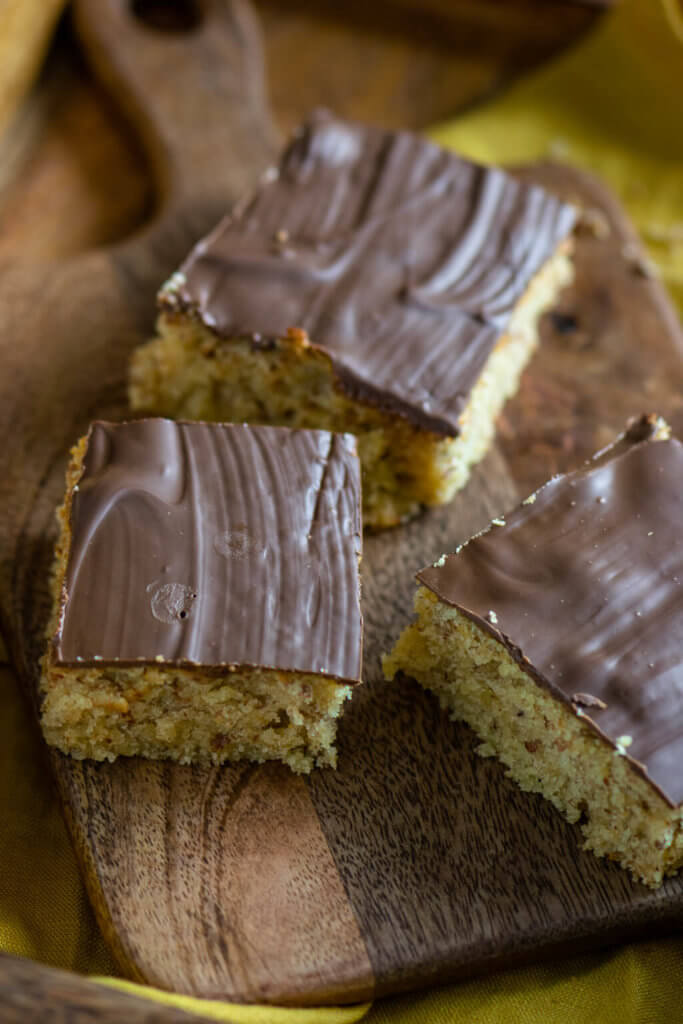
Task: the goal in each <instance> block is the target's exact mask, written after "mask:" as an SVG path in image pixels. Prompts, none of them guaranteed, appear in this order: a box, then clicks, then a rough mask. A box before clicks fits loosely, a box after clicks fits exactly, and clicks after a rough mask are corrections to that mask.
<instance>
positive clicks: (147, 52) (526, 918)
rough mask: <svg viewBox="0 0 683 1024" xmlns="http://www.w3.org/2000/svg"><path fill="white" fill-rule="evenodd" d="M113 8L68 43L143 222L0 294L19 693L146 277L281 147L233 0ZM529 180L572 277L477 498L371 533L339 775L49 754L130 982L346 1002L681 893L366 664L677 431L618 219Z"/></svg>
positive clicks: (613, 930)
mask: <svg viewBox="0 0 683 1024" xmlns="http://www.w3.org/2000/svg"><path fill="white" fill-rule="evenodd" d="M124 11H127V5H125V4H124V3H123V0H120V2H115V0H107V2H106V3H99V4H95V3H94V2H81V3H80V4H78V5H77V12H78V24H79V31H80V33H81V37H82V39H83V40H84V44H85V45H86V46H87V48H88V50H89V53H90V54H91V55H92V56H91V59H92V60H93V61H94V62H95V65H96V67H97V69H98V71H99V73H100V74H101V75H102V76H103V79H104V80H105V81H106V82H107V84H108V87H109V88H110V89H111V90H112V92H113V94H114V95H116V96H117V97H120V98H121V101H122V102H123V104H124V107H125V110H126V112H127V116H128V117H129V118H130V119H131V123H132V124H134V125H135V127H136V130H137V132H138V134H139V137H140V139H141V141H142V142H143V144H144V151H145V154H146V159H147V160H149V162H150V165H151V166H152V168H153V170H154V174H155V178H156V181H157V184H158V194H159V196H160V200H159V203H158V207H157V215H156V217H155V218H154V219H153V220H152V221H151V222H150V223H149V224H148V225H147V226H146V227H145V229H144V230H143V231H142V232H141V233H140V234H139V235H138V236H137V237H134V238H133V239H131V240H130V241H129V242H126V243H124V244H120V245H117V246H113V247H109V248H108V249H99V250H96V251H93V252H90V253H89V254H87V255H85V256H81V257H79V258H72V259H70V260H68V261H67V260H64V261H62V262H61V263H60V264H59V265H58V266H52V267H50V268H41V269H37V268H36V267H35V266H32V265H25V266H22V267H17V268H14V269H10V270H9V271H8V272H7V274H4V273H3V277H2V279H0V303H2V308H3V310H4V312H5V317H4V322H3V324H2V326H0V359H1V360H2V364H3V369H4V370H5V373H4V374H3V377H2V379H1V380H0V396H1V398H2V401H1V402H0V429H3V431H4V436H5V437H7V438H8V441H7V443H6V447H5V451H4V453H3V460H4V461H3V466H2V469H3V474H2V479H3V482H2V484H0V501H2V503H3V508H4V509H5V515H4V518H3V520H2V521H1V522H0V613H1V616H2V626H3V630H4V631H6V634H7V638H8V641H9V646H10V648H11V652H12V654H13V657H14V660H15V663H16V664H17V666H18V667H19V669H20V671H21V676H22V679H23V681H24V683H25V684H26V685H27V686H28V687H29V689H31V688H33V687H34V686H35V680H36V666H37V659H38V657H39V656H40V653H41V651H42V645H43V641H42V630H43V627H44V622H45V618H46V615H47V610H48V601H47V590H46V586H45V581H46V574H47V572H48V569H49V564H50V552H51V544H52V540H53V537H54V529H53V511H54V506H55V505H56V504H57V502H58V500H59V497H60V495H61V491H62V487H63V469H64V465H65V460H66V452H67V448H68V445H69V444H70V443H71V442H72V441H73V440H74V439H75V438H76V437H77V436H78V434H79V433H80V432H81V431H82V430H83V429H84V427H85V426H86V424H87V422H88V420H89V419H90V418H92V417H93V416H94V415H98V416H99V415H104V416H114V417H118V416H121V415H123V414H124V411H125V405H124V401H123V399H124V393H123V374H124V369H125V363H126V358H127V355H128V353H129V351H130V350H131V348H132V347H133V346H134V345H135V344H137V343H138V342H139V341H141V340H142V339H143V338H144V337H145V336H146V334H147V332H148V331H149V330H150V329H151V325H152V320H153V294H154V291H155V289H156V287H157V285H158V283H159V282H160V281H161V280H163V279H164V277H165V276H166V274H167V273H168V271H169V270H170V269H172V268H173V266H174V265H175V263H176V262H177V260H178V259H179V258H180V256H181V255H182V254H183V252H184V250H185V249H186V248H187V246H188V245H189V244H190V243H191V241H192V240H194V238H195V237H197V235H199V234H201V233H202V232H203V231H204V230H205V229H206V227H207V226H208V225H209V224H210V223H211V221H212V220H213V219H215V217H216V216H217V214H218V212H220V211H221V210H222V209H224V208H225V207H226V205H227V204H229V202H230V201H231V200H232V199H233V198H234V197H235V196H236V195H237V194H239V192H241V191H242V189H243V188H244V187H245V185H246V184H247V183H248V182H249V181H250V180H252V179H253V176H254V175H255V174H256V173H257V172H258V170H260V169H261V167H262V166H263V165H264V164H265V163H266V162H267V161H268V160H270V159H271V154H272V150H273V137H274V133H273V130H272V127H271V122H270V117H269V113H268V109H267V106H266V103H265V98H264V92H263V81H262V65H261V54H260V45H259V40H258V33H257V31H256V28H255V25H254V22H253V18H252V15H251V13H250V11H249V9H248V8H246V7H245V6H244V5H243V4H240V3H222V4H219V3H218V2H217V0H216V2H215V3H214V4H213V5H210V6H209V12H208V16H207V19H206V22H205V24H204V26H203V30H202V31H200V32H197V33H194V34H193V35H192V36H189V37H184V38H183V41H182V46H181V45H180V40H177V39H176V40H173V39H172V38H169V37H167V36H165V37H163V38H162V37H160V36H159V35H158V34H154V33H151V32H150V30H148V29H145V30H143V29H141V27H140V26H139V25H135V24H133V23H132V21H131V20H130V18H129V16H128V15H127V14H125V13H124ZM93 14H94V16H93ZM113 40H115V41H116V43H115V45H114V43H113V42H112V41H113ZM198 68H201V69H202V72H201V74H199V73H198V70H197V69H198ZM159 82H164V83H166V85H165V87H164V89H163V90H160V89H159V88H158V83H159ZM207 83H209V84H207ZM209 86H210V87H209ZM176 91H179V92H178V96H176ZM160 92H164V93H165V95H164V96H161V95H158V94H159V93H160ZM199 96H201V110H202V112H203V116H202V120H201V123H199V122H198V119H197V117H196V110H197V103H198V97H199ZM193 98H194V102H193ZM245 111H247V112H248V116H247V115H246V114H245ZM524 173H525V174H527V175H530V176H531V177H533V178H534V179H535V180H543V181H546V182H547V183H548V184H549V185H550V186H551V187H554V188H555V189H556V190H559V191H561V192H563V194H565V195H568V196H570V197H573V198H576V199H579V200H580V201H581V202H582V203H583V204H584V205H585V206H587V207H588V208H590V209H591V210H604V211H606V214H607V217H606V219H605V218H604V216H603V219H602V220H601V219H600V217H599V216H598V217H596V216H595V214H593V215H592V216H590V217H589V218H588V225H589V226H588V227H587V228H586V229H585V231H584V233H583V234H582V235H581V237H580V241H579V245H578V253H577V267H578V275H577V284H576V286H575V287H574V288H572V289H571V290H570V291H569V292H568V293H567V294H566V295H565V296H563V297H562V300H561V304H560V306H558V310H557V311H555V312H556V314H558V315H555V316H552V315H551V316H550V317H547V318H546V320H545V323H544V339H545V340H544V346H543V348H542V350H541V353H540V354H539V356H538V357H537V358H536V360H535V361H534V363H533V364H532V367H531V369H530V371H529V372H528V374H527V375H526V376H525V378H524V382H523V386H522V390H521V392H520V395H519V396H518V397H517V399H515V401H514V402H513V403H512V404H511V405H510V406H509V407H508V408H507V409H506V412H505V414H504V417H503V420H502V422H501V441H500V444H499V445H498V446H497V448H496V449H495V450H494V451H493V452H492V453H491V455H490V456H489V457H488V458H487V460H486V461H485V462H484V463H483V464H482V466H481V467H479V469H478V470H477V471H476V473H475V475H474V477H473V480H472V482H471V484H470V486H469V487H468V489H467V490H466V491H465V492H464V493H463V494H462V495H460V496H459V498H458V499H457V501H456V502H454V503H453V505H452V506H450V507H449V508H447V509H442V510H438V511H435V512H432V513H430V514H428V515H426V516H424V517H423V518H421V519H420V520H418V521H416V522H415V523H413V524H411V525H410V526H408V527H406V528H403V529H401V530H396V531H391V532H390V533H387V534H385V535H383V536H379V537H373V538H369V539H368V541H367V543H366V557H365V563H364V570H363V573H364V588H365V590H364V611H365V618H366V628H367V633H366V665H365V675H366V679H367V681H368V684H367V686H365V687H364V688H362V689H360V690H359V691H358V692H357V694H356V697H355V698H354V701H353V704H352V707H351V709H350V712H349V713H348V714H347V716H346V717H345V719H344V720H343V722H342V728H341V731H340V743H339V747H340V769H339V771H338V772H336V773H333V772H319V773H316V774H315V775H314V776H312V777H311V779H310V780H306V781H304V780H301V779H298V778H295V777H293V776H291V775H290V774H289V773H288V772H287V771H286V770H284V769H281V768H279V767H276V766H264V767H261V768H257V767H253V766H244V765H240V766H233V767H229V768H224V769H221V770H217V769H202V768H179V767H177V766H170V765H162V764H145V763H143V762H139V761H125V762H124V761H121V762H119V763H117V764H115V765H113V766H109V765H94V764H80V765H78V764H75V763H73V762H71V761H70V760H69V759H67V758H64V757H62V756H61V755H53V756H52V764H53V768H54V772H55V776H56V778H57V781H58V784H59V787H60V790H61V793H62V796H63V799H64V801H65V806H66V808H67V813H68V817H69V820H70V825H71V830H72V834H73V837H74V841H75V843H76V846H77V848H78V850H79V854H80V857H81V860H82V862H83V864H84V866H85V869H86V876H87V879H88V885H89V889H90V892H91V896H92V898H93V900H94V903H95V905H96V908H97V911H98V916H99V919H100V922H101V924H102V926H103V928H104V930H105V933H106V934H107V936H108V937H109V940H110V942H111V943H112V946H113V948H114V949H115V950H116V952H117V954H118V956H119V959H120V960H121V962H122V964H123V965H124V967H125V969H126V970H127V971H128V973H129V974H130V975H131V976H133V977H137V978H145V979H147V980H150V981H154V982H155V983H156V984H158V985H161V986H162V987H168V988H174V989H177V990H181V991H186V992H195V993H198V994H202V995H213V996H224V997H226V998H231V999H243V1000H270V1001H274V1002H280V1001H288V1002H292V1003H307V1002H308V1003H311V1002H313V1003H315V1002H320V1001H338V1000H345V1001H352V1000H356V999H362V998H366V997H367V996H368V995H369V994H370V993H371V992H373V991H374V992H377V993H384V992H390V991H396V990H399V989H402V988H410V987H415V986H417V985H421V984H428V983H430V982H433V981H436V980H442V979H445V978H448V977H456V976H462V975H464V974H469V973H473V972H476V971H482V970H487V969H492V968H493V967H494V966H497V965H500V964H503V963H513V962H520V961H522V960H524V959H534V958H537V957H539V956H546V955H552V954H553V953H557V952H558V951H560V950H563V949H575V948H577V947H580V948H585V946H586V945H587V944H590V943H596V944H600V943H604V942H607V941H612V940H614V939H615V938H625V937H629V936H632V935H635V934H641V933H645V932H649V931H653V930H654V931H661V930H663V929H666V928H668V927H671V926H672V925H674V924H679V925H680V922H681V919H682V917H683V886H682V884H681V883H680V882H679V881H670V882H668V883H667V884H666V885H665V886H664V887H663V889H661V890H660V891H659V892H658V893H652V892H650V891H649V890H647V889H644V888H643V887H641V886H637V885H635V884H633V883H632V882H631V881H630V879H629V877H628V876H627V875H626V874H625V873H624V872H622V871H620V870H619V869H618V868H616V867H614V866H613V865H605V864H603V863H602V862H599V861H597V860H596V859H595V858H593V857H592V856H590V855H587V854H583V853H582V852H581V851H580V848H579V836H578V833H577V831H576V829H574V828H572V827H571V826H569V825H566V824H565V823H564V822H563V821H562V819H561V818H559V816H558V815H557V814H555V812H553V811H552V810H551V809H550V808H548V807H547V805H545V804H544V803H543V802H542V801H541V800H540V798H536V797H530V796H528V795H524V794H521V793H519V791H518V790H517V789H516V787H514V786H513V785H512V784H511V783H509V782H508V781H507V780H505V779H504V777H503V776H502V771H501V770H500V768H499V767H498V766H497V765H495V764H493V763H491V762H485V761H482V760H480V759H478V758H476V757H475V756H474V754H473V751H472V741H471V737H470V734H469V733H468V731H467V730H466V729H465V728H464V727H456V726H454V725H452V724H451V723H448V722H447V721H445V720H444V718H443V716H442V715H441V714H439V712H438V709H437V708H436V706H435V702H433V701H432V700H431V698H429V696H428V695H426V694H425V693H423V692H422V691H421V690H419V689H418V688H416V687H412V686H411V685H410V684H401V685H392V686H389V685H387V684H385V683H383V682H382V680H381V677H380V672H379V661H378V659H379V654H380V652H381V651H382V650H383V649H386V648H387V647H388V646H389V645H390V644H391V643H392V642H393V640H394V638H395V636H396V634H397V632H398V630H399V629H400V628H401V625H402V624H403V622H405V621H406V619H407V618H408V616H409V615H410V603H411V597H412V591H413V582H412V574H413V572H414V570H415V569H416V568H417V567H419V566H420V565H421V564H423V563H424V562H426V561H429V560H430V559H432V558H433V557H434V556H435V555H437V554H440V553H441V551H442V550H445V549H448V548H450V547H452V546H453V545H454V544H456V543H457V542H458V541H459V540H462V539H463V538H464V537H465V536H467V535H468V534H469V533H471V532H473V531H474V530H476V529H477V528H479V527H480V526H482V525H483V524H484V523H485V522H486V521H487V520H488V519H489V518H490V517H491V516H492V515H495V514H497V513H498V512H500V511H502V510H503V509H504V508H506V507H508V506H509V505H510V504H511V503H512V502H513V501H514V499H515V498H516V497H517V496H518V495H519V494H520V493H526V492H528V490H529V489H530V488H531V487H532V486H534V485H535V484H537V483H538V482H540V481H541V480H542V479H545V478H546V477H547V476H548V475H549V473H550V472H553V471H554V470H556V469H558V468H563V467H566V466H569V465H573V464H575V462H576V461H578V460H579V459H580V458H581V457H582V456H583V454H588V453H590V451H592V450H593V449H594V448H595V447H597V446H599V445H600V444H602V443H604V442H605V440H609V438H610V437H611V436H612V435H613V432H614V431H616V430H617V429H619V428H620V427H621V426H622V424H623V420H624V418H625V416H626V415H628V414H631V413H632V412H638V411H641V409H643V408H654V407H656V408H657V409H658V410H659V411H661V412H662V413H663V414H665V415H667V416H668V417H669V418H670V419H671V420H672V421H673V422H674V424H675V426H676V427H677V428H678V430H679V432H681V430H683V419H682V416H681V395H682V394H683V388H682V387H681V383H682V382H683V381H682V375H681V366H682V365H683V364H682V363H681V338H680V332H679V329H678V325H677V323H676V321H675V317H674V316H673V314H672V311H671V309H670V307H669V305H668V303H667V301H666V299H665V297H664V295H663V292H662V290H661V288H660V286H659V283H658V282H657V281H656V280H652V279H651V278H649V277H648V276H647V267H646V266H645V264H643V262H642V257H641V256H640V254H639V251H638V250H637V248H635V247H634V243H633V236H632V232H631V230H630V228H629V227H628V225H627V224H626V222H625V220H624V218H623V215H622V214H621V212H620V211H619V210H618V209H617V207H616V206H615V204H614V203H613V201H612V200H611V198H610V197H609V196H608V195H607V194H606V193H605V192H604V190H602V189H601V188H600V187H599V186H597V185H595V184H594V183H593V182H591V181H590V180H588V179H584V178H583V177H582V176H580V175H578V174H576V172H571V171H568V170H566V169H561V168H555V167H545V168H533V169H529V170H528V171H525V172H524ZM18 338H20V339H21V344H17V339H18ZM26 966H27V965H24V964H21V968H22V969H23V968H25V967H26ZM14 971H15V966H14V964H13V966H12V968H11V972H14ZM11 972H10V973H11ZM3 975H4V972H3V970H2V964H0V979H1V978H2V977H3ZM11 977H12V978H15V977H18V975H17V974H16V973H11ZM35 977H36V978H37V977H38V976H37V975H36V976H35ZM39 984H42V975H41V981H40V983H39V982H38V981H36V985H39ZM73 984H74V986H76V988H78V985H79V984H80V983H79V982H76V980H75V979H74V981H73ZM83 984H87V983H83ZM84 998H85V997H84ZM102 998H103V999H104V997H103V996H102ZM114 998H115V997H114V994H112V999H114ZM116 998H119V996H118V994H116ZM86 1002H87V1000H86ZM101 1005H102V1006H103V1005H104V1003H102V1004H101ZM122 1012H128V1004H126V1009H125V1011H124V1010H123V1009H122ZM130 1015H131V1019H136V1018H135V1017H134V1015H133V1012H132V1009H131V1011H130ZM64 1019H69V1018H68V1017H66V1016H65V1017H64ZM84 1019H88V1018H87V1017H86V1018H84ZM139 1019H141V1020H142V1019H150V1020H151V1019H155V1018H154V1017H148V1018H144V1017H140V1018H139ZM156 1019H161V1018H156ZM164 1019H167V1018H166V1017H164ZM178 1019H181V1018H180V1017H179V1018H178Z"/></svg>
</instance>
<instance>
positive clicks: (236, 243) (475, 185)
mask: <svg viewBox="0 0 683 1024" xmlns="http://www.w3.org/2000/svg"><path fill="white" fill-rule="evenodd" d="M574 219H575V212H574V209H573V208H572V207H571V206H568V205H566V204H564V203H562V202H560V201H559V200H557V199H555V198H554V197H552V196H550V195H548V194H547V193H546V192H545V191H544V190H543V189H541V188H539V187H537V186H530V185H525V184H522V183H520V182H518V181H516V180H514V179H513V178H511V177H509V176H508V175H507V174H505V173H503V172H502V171H500V170H497V169H495V168H489V167H481V166H477V165H476V164H473V163H470V162H469V161H466V160H463V159H461V158H460V157H458V156H455V155H454V154H453V153H449V152H447V151H445V150H443V149H441V148H439V147H438V146H436V145H433V144H432V143H430V142H428V141H426V140H425V139H423V138H420V137H418V136H416V135H412V134H409V133H407V132H398V133H392V132H385V131H381V130H380V129H378V128H372V127H368V126H365V125H359V124H353V123H348V122H345V121H340V120H338V119H336V118H334V117H332V115H330V114H328V113H326V112H318V113H316V114H315V115H314V116H313V117H311V118H310V120H309V121H308V122H307V123H306V124H305V125H304V126H303V128H302V129H301V130H300V132H299V133H298V134H297V136H296V137H295V138H294V140H293V141H292V143H291V144H290V146H289V147H288V149H287V150H286V151H285V153H284V155H283V157H282V160H281V163H280V168H279V171H278V173H272V174H270V175H269V176H267V177H266V179H264V181H263V182H262V183H261V185H260V186H259V187H258V188H257V189H256V191H255V193H254V194H253V195H252V196H251V197H250V198H249V199H248V200H246V201H245V202H244V203H242V204H241V205H240V206H239V207H238V209H237V210H235V211H234V212H233V213H232V214H230V215H229V216H228V217H226V218H225V220H224V221H223V222H222V223H221V224H219V226H218V227H217V228H216V230H215V231H214V232H213V233H212V234H211V235H209V236H208V237H207V238H206V239H204V240H203V241H202V242H200V243H199V245H198V246H197V247H196V248H195V249H194V251H193V252H192V253H191V254H190V256H189V258H188V259H187V261H186V262H185V264H184V266H183V267H182V268H181V271H180V273H179V274H177V275H174V278H173V279H172V283H171V284H170V285H169V286H168V287H166V288H164V289H162V292H161V294H160V304H161V308H162V309H167V310H170V311H172V310H175V309H183V310H185V311H189V312H192V313H194V314H195V315H197V316H198V317H200V318H201V319H202V321H203V322H204V323H205V324H206V325H207V326H209V327H210V328H211V329H213V330H214V331H216V332H217V333H218V334H220V335H223V336H226V337H235V336H258V337H259V338H277V337H282V336H284V335H285V334H286V332H287V329H288V328H292V327H294V328H300V329H302V330H303V331H305V332H306V334H307V335H308V336H309V338H310V339H311V340H312V341H313V342H315V344H316V345H317V346H318V347H320V348H322V349H323V350H324V351H325V352H326V353H327V354H328V356H329V357H330V358H331V360H332V364H333V367H334V370H335V373H336V375H337V378H338V380H339V383H340V385H341V386H342V387H343V388H345V389H346V390H347V391H348V392H350V393H351V394H353V395H354V396H357V397H361V398H364V399H365V400H367V401H371V402H374V403H376V404H379V405H380V406H382V407H389V408H392V409H394V410H396V411H398V412H399V413H400V414H402V415H404V416H406V417H408V418H410V419H412V420H413V421H415V422H416V423H418V424H419V425H421V426H423V427H426V428H427V429H431V430H434V431H436V432H439V433H444V434H448V435H455V434H457V433H458V430H459V427H458V417H459V416H460V414H461V413H462V411H463V408H464V406H465V405H466V403H467V399H468V396H469V393H470V391H471V389H472V387H473V385H474V384H475V382H476V380H477V378H478V377H479V375H480V373H481V371H482V369H483V367H484V365H485V363H486V360H487V358H488V356H489V354H490V352H491V350H492V348H493V346H494V344H495V341H496V339H497V338H498V336H499V335H500V334H501V333H503V332H504V330H505V328H506V325H507V323H508V321H509V318H510V315H511V313H512V310H513V309H514V306H515V304H516V302H517V301H518V300H519V298H520V297H521V296H522V294H523V292H524V291H525V289H526V288H527V286H528V284H529V282H530V281H531V278H532V277H533V276H534V274H536V273H537V271H538V270H539V269H540V268H541V267H542V266H543V264H544V263H545V262H546V261H547V260H548V258H549V257H550V256H551V255H552V254H553V252H554V250H555V249H556V247H557V245H558V243H559V242H560V241H561V240H562V239H563V238H565V237H566V236H567V235H568V233H569V232H570V230H571V228H572V226H573V223H574Z"/></svg>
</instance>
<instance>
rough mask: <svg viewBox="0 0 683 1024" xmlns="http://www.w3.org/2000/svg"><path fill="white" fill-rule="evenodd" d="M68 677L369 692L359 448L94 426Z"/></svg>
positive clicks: (78, 506) (65, 627) (60, 638)
mask: <svg viewBox="0 0 683 1024" xmlns="http://www.w3.org/2000/svg"><path fill="white" fill-rule="evenodd" d="M71 528H72V544H71V550H70V554H69V559H68V565H67V572H66V578H65V585H64V594H63V614H62V621H61V626H60V629H59V632H58V634H57V637H56V641H55V655H56V658H57V660H58V661H61V662H66V663H71V664H73V663H76V662H79V663H80V662H94V663H97V662H99V661H104V662H117V663H120V662H136V661H137V660H139V659H142V660H143V661H146V662H154V661H155V660H161V661H163V662H172V663H185V662H187V663H191V664H200V665H205V666H207V667H209V668H210V667H212V666H224V665H238V666H239V665H255V666H267V667H272V668H278V669H283V670H293V671H297V672H312V673H326V674H328V675H331V676H335V677H338V678H340V679H345V680H349V681H352V682H353V681H357V680H358V679H359V678H360V668H361V613H360V603H359V574H358V558H359V555H360V547H361V539H360V538H361V522H360V475H359V466H358V458H357V455H356V453H355V441H354V439H353V438H352V437H350V436H349V435H333V434H329V433H327V432H326V431H319V430H286V429H283V428H279V427H248V426H243V425H225V424H207V423H174V422H171V421H170V420H163V419H149V420H140V421H138V422H134V423H123V424H110V423H95V424H93V426H92V427H91V431H90V435H89V441H88V449H87V453H86V456H85V460H84V470H83V475H82V477H81V479H80V481H79V483H78V485H77V489H75V490H74V494H73V503H72V507H71Z"/></svg>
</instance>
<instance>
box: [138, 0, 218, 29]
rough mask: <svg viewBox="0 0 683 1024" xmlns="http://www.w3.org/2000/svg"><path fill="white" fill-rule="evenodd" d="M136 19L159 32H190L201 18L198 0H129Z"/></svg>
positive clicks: (198, 23)
mask: <svg viewBox="0 0 683 1024" xmlns="http://www.w3.org/2000/svg"><path fill="white" fill-rule="evenodd" d="M130 9H131V12H132V13H133V15H134V16H135V17H136V18H137V19H138V21H141V22H143V24H144V25H146V26H147V27H148V28H153V29H156V30H157V31H159V32H178V33H181V32H191V31H192V30H193V29H195V28H197V27H198V26H199V25H200V23H201V20H202V11H201V4H200V2H199V0H131V4H130Z"/></svg>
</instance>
